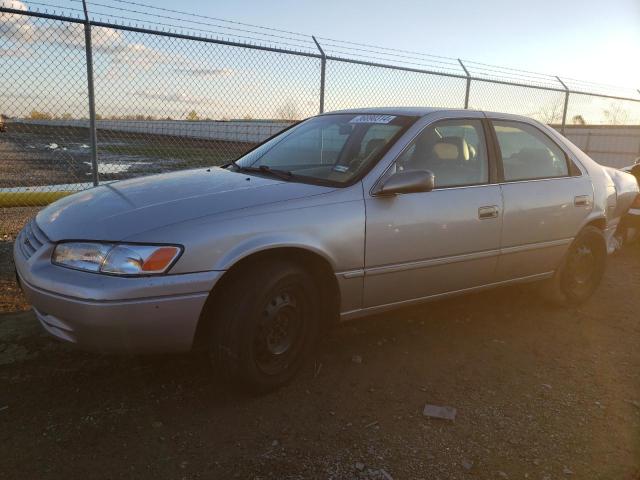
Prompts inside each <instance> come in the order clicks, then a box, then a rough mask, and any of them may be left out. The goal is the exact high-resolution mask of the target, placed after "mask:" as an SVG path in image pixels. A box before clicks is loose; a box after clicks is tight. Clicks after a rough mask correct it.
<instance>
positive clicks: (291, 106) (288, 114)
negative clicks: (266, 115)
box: [277, 99, 302, 121]
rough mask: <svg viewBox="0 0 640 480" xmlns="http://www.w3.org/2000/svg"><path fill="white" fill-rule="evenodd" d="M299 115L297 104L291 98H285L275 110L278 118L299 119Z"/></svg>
mask: <svg viewBox="0 0 640 480" xmlns="http://www.w3.org/2000/svg"><path fill="white" fill-rule="evenodd" d="M301 116H302V115H301V113H300V110H298V105H296V102H294V101H293V100H291V99H289V100H287V101H286V102H285V103H284V104H283V105H282V106H281V107H280V108H279V109H278V111H277V117H278V119H279V120H291V121H293V120H300V118H301Z"/></svg>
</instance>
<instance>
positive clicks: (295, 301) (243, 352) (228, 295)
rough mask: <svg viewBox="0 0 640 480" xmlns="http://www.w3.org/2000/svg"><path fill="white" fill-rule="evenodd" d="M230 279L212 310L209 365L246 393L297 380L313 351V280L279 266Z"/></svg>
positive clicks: (315, 316)
mask: <svg viewBox="0 0 640 480" xmlns="http://www.w3.org/2000/svg"><path fill="white" fill-rule="evenodd" d="M233 275H234V276H233V278H232V279H231V280H230V281H229V282H227V283H226V284H225V286H224V287H223V288H224V292H223V294H222V295H220V296H219V297H218V300H219V305H217V306H216V308H214V310H213V315H214V319H213V321H214V322H215V328H213V329H212V334H213V336H212V338H211V343H210V347H211V348H210V352H211V357H212V361H213V362H214V364H215V365H216V366H217V367H218V368H219V369H220V371H221V373H222V374H223V376H224V377H226V378H227V379H228V380H230V381H231V382H233V383H234V384H236V385H237V386H239V387H241V388H243V389H245V390H250V391H253V392H258V393H259V392H266V391H270V390H273V389H276V388H278V387H280V386H282V385H284V384H286V383H287V382H289V381H290V380H291V379H292V378H293V377H294V376H295V375H296V373H297V372H298V371H299V370H300V367H301V366H302V365H303V364H304V361H305V359H306V358H307V357H308V356H309V354H310V353H311V352H312V350H313V348H314V346H315V343H316V339H317V337H318V324H319V315H318V313H319V310H320V309H319V301H318V295H317V288H316V285H315V282H314V279H313V278H312V276H311V275H310V274H309V273H307V272H306V271H305V270H303V269H302V268H300V267H299V266H297V265H296V264H294V263H288V262H283V261H264V262H260V263H259V264H254V265H252V266H251V267H249V268H247V267H245V268H243V269H242V270H241V271H237V272H235V273H234V274H233Z"/></svg>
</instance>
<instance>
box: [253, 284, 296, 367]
mask: <svg viewBox="0 0 640 480" xmlns="http://www.w3.org/2000/svg"><path fill="white" fill-rule="evenodd" d="M302 307H303V305H302V302H301V301H300V295H299V293H297V292H295V291H294V290H293V289H286V290H282V291H280V292H278V293H276V294H274V295H272V296H271V298H270V299H269V301H267V302H266V304H265V305H264V306H263V308H262V310H261V312H260V321H259V323H258V329H257V332H256V336H255V338H254V352H255V363H256V366H257V367H258V369H260V370H261V371H262V372H263V373H266V374H268V375H277V374H278V373H280V372H282V371H283V370H286V369H287V368H288V367H289V365H290V364H291V362H292V361H293V360H294V359H295V358H296V356H297V353H298V352H299V350H300V345H301V343H302V339H303V337H304V309H303V308H302Z"/></svg>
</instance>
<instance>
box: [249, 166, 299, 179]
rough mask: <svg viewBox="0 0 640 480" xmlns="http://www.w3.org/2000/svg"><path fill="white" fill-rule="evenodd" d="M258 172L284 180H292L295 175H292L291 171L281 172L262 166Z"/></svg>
mask: <svg viewBox="0 0 640 480" xmlns="http://www.w3.org/2000/svg"><path fill="white" fill-rule="evenodd" d="M258 170H260V171H261V172H267V173H271V174H273V175H275V176H276V177H279V178H281V179H283V180H291V177H293V173H291V172H290V171H289V170H280V169H277V168H271V167H270V166H268V165H260V166H259V167H258Z"/></svg>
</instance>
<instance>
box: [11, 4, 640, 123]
mask: <svg viewBox="0 0 640 480" xmlns="http://www.w3.org/2000/svg"><path fill="white" fill-rule="evenodd" d="M11 1H13V2H14V8H19V9H26V8H27V6H30V7H32V8H34V7H35V8H40V9H44V8H48V7H47V5H56V6H62V7H63V11H68V12H71V14H78V12H81V10H78V9H79V8H81V4H80V3H79V2H78V0H40V1H39V2H38V1H36V0H34V1H30V0H6V2H5V5H6V4H7V3H8V2H11ZM42 2H45V3H42ZM51 2H54V3H51ZM88 3H89V10H90V12H91V13H92V18H93V19H94V20H96V19H97V20H101V19H104V20H105V21H111V22H112V21H114V19H115V20H116V21H121V19H123V18H124V19H126V20H127V21H130V20H133V21H134V22H135V23H140V24H141V25H143V26H148V28H154V29H155V28H160V27H158V25H159V24H163V25H166V24H176V23H179V20H177V19H176V17H180V16H181V15H180V14H176V13H175V12H168V11H162V10H157V9H156V10H153V9H151V8H150V7H148V6H145V5H144V4H147V5H153V6H155V7H160V8H165V9H172V10H180V11H182V12H191V15H189V14H187V15H186V17H185V16H182V17H183V18H186V19H188V20H189V23H188V24H186V25H187V27H184V25H185V24H183V25H182V28H183V29H184V28H188V29H193V30H186V31H187V32H188V33H193V34H194V35H201V33H199V32H202V31H203V30H202V29H206V30H207V31H211V30H212V29H213V30H216V29H217V28H218V27H217V26H216V24H218V26H235V27H236V28H239V29H241V30H243V29H244V30H245V32H242V31H236V35H243V34H244V35H253V33H250V32H247V31H261V32H262V33H264V34H265V35H264V36H263V37H262V39H263V40H264V39H266V41H269V40H273V41H277V40H281V41H285V42H291V43H295V42H296V41H299V42H303V43H304V42H309V43H311V42H310V39H309V37H308V35H311V34H314V35H316V36H318V37H322V38H321V39H320V42H321V43H322V44H323V45H324V46H325V49H326V50H328V51H329V53H330V54H334V55H336V56H339V57H345V56H346V57H350V58H352V57H353V56H354V55H356V56H357V55H360V56H362V58H361V59H364V60H370V61H380V62H382V63H385V62H393V61H398V62H404V64H405V66H409V67H412V66H414V65H416V66H415V67H414V68H421V69H425V68H427V69H432V68H431V67H430V66H426V67H425V66H422V65H421V64H420V62H425V61H427V62H435V63H433V65H435V67H434V68H445V69H446V68H449V69H453V71H454V72H455V73H457V74H462V73H463V72H462V71H461V69H460V66H459V65H458V64H457V61H456V60H455V59H456V58H462V59H464V61H465V62H466V64H467V65H468V66H469V69H470V70H471V72H472V75H474V76H477V77H480V78H482V77H481V76H482V75H484V76H485V77H492V76H493V77H496V76H497V77H499V78H502V79H505V77H504V75H506V74H509V75H513V77H512V78H511V81H519V82H524V83H529V81H530V80H531V79H533V80H534V81H536V82H538V81H540V77H531V76H530V77H527V76H528V75H530V74H528V73H525V72H513V73H511V72H512V71H510V70H504V69H503V70H501V71H500V73H498V74H495V73H493V72H494V71H495V70H492V68H493V67H490V66H486V65H482V63H483V64H490V65H499V66H502V67H511V68H517V69H522V70H526V71H532V72H541V73H546V74H551V75H559V76H561V77H563V78H565V79H568V78H574V79H579V80H588V81H590V82H598V83H604V84H609V85H617V86H622V87H627V90H625V91H624V92H623V93H616V94H618V95H624V96H631V95H633V96H635V97H636V98H637V97H639V96H640V92H637V93H636V91H637V89H638V88H640V61H639V60H638V59H640V0H609V1H607V2H604V1H596V0H582V1H575V0H565V1H560V0H556V1H549V0H538V1H532V0H530V1H528V2H522V1H520V2H519V1H516V0H512V1H504V0H483V1H479V0H478V1H472V0H466V1H463V0H457V1H449V2H445V1H442V0H440V1H438V2H434V1H431V0H429V1H422V2H418V1H404V0H395V1H389V0H386V1H382V0H369V1H362V0H350V1H347V0H343V1H336V0H325V1H308V0H301V1H292V0H283V1H275V0H272V1H270V2H264V1H256V0H243V1H203V0H180V2H176V0H155V1H152V0H96V1H91V0H89V2H88ZM16 5H17V6H16ZM64 9H67V10H64ZM151 13H153V14H155V16H152V15H151ZM105 14H107V15H115V16H112V17H110V18H103V17H102V15H105ZM193 14H195V15H193ZM118 15H120V16H121V17H117V16H118ZM213 17H215V18H221V19H226V20H230V21H236V22H242V23H244V24H254V25H260V26H264V27H269V28H275V29H281V30H287V31H291V32H299V33H303V34H304V37H297V38H295V39H294V40H289V39H287V38H285V39H282V38H280V37H279V36H284V37H295V35H290V34H287V33H282V32H276V31H272V30H261V29H257V28H254V27H250V26H246V25H239V24H231V23H224V22H220V21H216V20H215V18H213ZM145 22H147V23H145ZM148 22H150V23H148ZM153 22H158V23H153ZM198 29H199V30H198ZM92 32H93V33H92V36H93V47H94V48H93V49H94V55H93V58H94V74H95V75H94V76H95V83H96V108H97V111H98V113H99V114H100V115H102V116H103V117H118V118H122V117H131V116H145V117H146V116H151V117H153V118H169V117H170V118H174V119H176V118H179V119H185V118H188V117H189V115H190V114H191V116H193V117H194V118H196V117H197V118H200V119H204V118H211V119H229V118H232V119H238V118H245V117H246V118H249V117H250V118H261V119H270V118H271V119H272V118H291V119H294V118H303V117H306V116H310V115H313V114H315V113H317V112H318V110H319V85H320V75H319V73H320V68H319V67H320V63H319V60H318V59H315V58H308V57H300V56H294V55H282V54H273V53H266V52H262V51H258V50H251V49H245V48H242V49H239V48H234V47H228V46H222V45H218V44H213V43H206V42H194V41H190V40H182V39H176V38H170V37H166V36H158V35H148V34H142V33H136V32H131V31H126V30H122V29H107V28H101V27H93V29H92ZM227 34H228V32H227ZM270 34H271V35H272V36H271V37H270V36H269V35H270ZM274 35H275V36H274ZM326 38H330V39H335V40H339V41H344V42H355V43H357V44H370V45H377V46H381V47H385V48H394V49H399V50H403V51H405V50H406V51H411V52H422V53H425V54H431V55H438V56H442V57H449V58H450V59H449V60H445V59H437V58H431V59H428V60H425V58H424V57H422V56H416V54H411V53H406V52H396V53H395V54H393V55H395V57H394V58H393V59H389V58H388V57H384V58H383V59H378V58H379V57H383V56H384V55H389V54H388V53H386V52H388V51H384V50H377V51H376V52H371V51H367V47H365V48H364V49H362V45H359V46H356V45H353V44H348V43H343V44H340V45H337V46H336V45H335V42H334V45H333V46H331V41H330V40H327V39H326ZM238 41H243V40H238ZM309 43H307V44H306V45H307V49H309V48H310V49H311V51H312V52H315V46H314V45H313V43H311V46H309ZM331 50H334V51H335V52H332V51H331ZM341 50H342V53H341ZM380 52H382V53H380ZM367 55H369V56H370V57H367ZM372 56H374V57H378V58H371V57H372ZM451 59H453V60H451ZM416 61H417V62H418V63H416ZM442 61H444V62H445V63H438V62H442ZM471 61H474V62H481V64H473V63H472V62H471ZM446 62H453V63H448V64H446ZM483 69H484V71H483ZM532 75H533V74H532ZM0 77H2V78H5V79H6V80H8V81H6V82H5V83H4V86H3V89H2V90H1V91H0V113H4V114H8V115H10V116H17V117H24V116H29V115H31V113H32V112H33V110H37V111H38V112H45V113H48V114H51V115H53V116H57V117H72V118H82V117H84V116H86V106H87V88H86V70H85V64H84V32H83V26H82V25H81V24H77V23H66V22H64V23H62V22H56V21H52V20H43V19H37V18H33V17H26V16H22V15H11V14H0ZM326 79H327V80H326V89H325V92H326V95H325V109H326V110H334V109H340V108H354V107H361V106H387V105H430V106H442V107H452V108H461V107H462V106H463V103H464V98H465V84H466V83H465V80H464V79H451V78H446V77H440V76H438V77H434V76H430V75H425V74H422V73H411V72H407V71H399V70H390V69H382V68H377V67H372V68H370V67H363V66H360V65H355V64H352V63H344V62H337V61H329V62H328V63H327V75H326ZM523 79H524V80H523ZM565 81H567V83H569V84H570V81H569V80H565ZM544 82H545V85H547V86H549V85H551V86H553V87H555V88H560V85H559V84H558V82H557V81H556V79H555V78H553V77H546V79H544ZM570 87H571V88H573V89H574V90H579V91H595V90H597V89H598V87H594V86H590V85H587V84H582V83H579V82H576V83H573V84H570ZM470 92H471V93H470V98H469V105H470V107H471V108H477V109H484V110H496V111H504V112H511V113H518V114H524V115H528V116H532V117H534V118H538V119H540V120H542V121H545V122H547V123H558V122H559V121H560V120H561V117H562V107H563V103H564V93H563V92H553V91H543V90H536V89H530V88H522V87H506V86H500V85H496V84H488V83H486V82H479V81H474V82H472V88H471V91H470ZM607 92H609V90H608V89H607ZM576 116H580V117H583V118H584V119H585V120H587V121H588V122H593V123H619V122H620V121H621V119H622V122H623V123H625V122H627V121H631V122H633V123H636V122H637V123H640V104H638V103H633V102H626V103H625V102H622V103H620V102H618V103H616V104H614V102H612V101H611V100H606V99H604V100H603V99H602V98H597V97H588V96H584V95H573V94H572V96H571V100H570V102H569V114H568V118H569V119H572V118H573V117H576ZM612 120H616V121H612Z"/></svg>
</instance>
